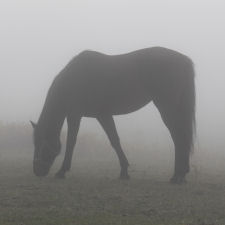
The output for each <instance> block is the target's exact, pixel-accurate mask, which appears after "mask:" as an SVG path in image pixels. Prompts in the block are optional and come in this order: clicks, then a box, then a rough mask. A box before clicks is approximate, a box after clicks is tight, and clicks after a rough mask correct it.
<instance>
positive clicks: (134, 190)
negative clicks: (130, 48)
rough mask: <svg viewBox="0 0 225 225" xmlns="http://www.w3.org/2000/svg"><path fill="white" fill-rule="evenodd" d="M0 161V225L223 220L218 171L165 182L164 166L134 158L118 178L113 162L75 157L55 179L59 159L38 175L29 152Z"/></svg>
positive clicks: (224, 200) (223, 181)
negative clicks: (122, 177) (175, 182)
mask: <svg viewBox="0 0 225 225" xmlns="http://www.w3.org/2000/svg"><path fill="white" fill-rule="evenodd" d="M60 160H61V158H60V159H59V161H60ZM0 162H1V163H0V225H42V224H43V225H72V224H74V225H95V224H96V225H127V224H128V225H145V224H146V225H225V176H224V174H217V175H216V176H215V175H213V174H207V173H199V174H198V175H197V178H196V174H194V173H193V172H192V173H191V174H190V175H189V176H188V183H187V184H184V185H171V184H169V182H168V179H169V176H170V175H171V171H170V169H166V168H165V167H162V166H158V167H157V166H156V168H155V170H154V169H153V170H151V168H150V167H149V168H145V169H143V166H142V165H141V164H140V166H139V167H137V166H134V165H131V168H130V175H131V180H129V181H120V180H119V179H117V177H118V173H119V170H118V164H117V162H110V161H104V160H102V161H95V160H93V161H92V162H82V160H80V161H78V160H75V162H74V163H73V169H72V171H71V172H70V173H69V174H68V176H67V178H66V179H65V180H57V179H54V178H53V176H54V172H55V171H56V167H59V162H56V165H54V167H53V168H52V171H51V173H50V174H49V176H48V177H46V178H42V179H40V178H37V177H35V176H34V175H33V173H32V160H31V159H30V160H29V158H27V159H26V160H25V159H23V157H22V156H21V157H19V158H18V159H14V158H2V159H1V160H0ZM141 168H142V169H143V170H141ZM224 172H225V171H224Z"/></svg>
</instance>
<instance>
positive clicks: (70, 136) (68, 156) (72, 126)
mask: <svg viewBox="0 0 225 225" xmlns="http://www.w3.org/2000/svg"><path fill="white" fill-rule="evenodd" d="M80 120H81V117H78V116H74V115H71V116H67V126H68V129H67V140H66V152H65V157H64V160H63V164H62V167H61V168H60V170H59V171H58V172H57V173H56V175H55V177H56V178H64V177H65V173H66V172H67V171H68V170H70V168H71V161H72V156H73V150H74V146H75V144H76V139H77V133H78V130H79V127H80Z"/></svg>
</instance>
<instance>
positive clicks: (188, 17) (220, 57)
mask: <svg viewBox="0 0 225 225" xmlns="http://www.w3.org/2000/svg"><path fill="white" fill-rule="evenodd" d="M224 7H225V3H224V1H222V0H214V1H203V0H201V1H200V0H199V1H194V0H189V1H178V0H172V1H163V0H157V1H147V0H146V1H145V0H143V1H137V0H134V1H127V0H126V1H125V0H124V1H121V0H114V1H106V0H104V1H103V0H96V1H91V0H89V1H88V0H77V1H70V0H67V1H50V0H49V1H43V0H41V1H40V0H39V1H36V0H33V1H28V0H21V1H15V0H14V1H13V0H7V1H1V8H0V32H1V39H0V40H1V41H0V49H1V51H0V62H1V64H0V65H1V66H0V104H1V111H0V121H2V122H3V123H12V122H24V123H28V122H29V120H34V121H37V120H38V117H39V114H40V112H41V109H42V106H43V104H44V99H45V96H46V93H47V90H48V88H49V86H50V84H51V82H52V80H53V78H54V77H55V76H56V75H57V74H58V73H59V71H60V70H61V69H62V68H63V67H64V66H65V65H66V64H67V63H68V61H69V60H70V59H71V58H72V57H73V56H75V55H76V54H78V53H80V52H81V51H83V50H86V49H92V50H96V51H100V52H103V53H106V54H122V53H126V52H130V51H133V50H137V49H141V48H146V47H151V46H163V47H167V48H171V49H174V50H177V51H179V52H182V53H184V54H186V55H188V56H189V57H190V58H191V59H192V60H193V62H194V64H195V70H196V91H197V141H196V149H197V151H198V150H199V149H200V150H202V151H203V150H205V151H206V149H207V152H208V151H211V152H217V154H218V156H219V157H220V158H221V157H223V158H225V154H224V151H225V139H224V133H225V116H224V115H225V104H224V96H225V89H224V84H225V67H224V59H225V42H224V40H225V30H224V21H225V14H224ZM115 119H116V124H117V127H118V132H119V134H120V136H121V140H122V141H123V140H124V142H126V141H127V142H129V140H130V141H131V139H132V141H131V143H134V142H135V141H137V142H138V143H141V142H144V141H146V142H145V143H147V145H149V148H150V146H151V145H152V144H153V143H154V142H156V144H159V145H160V143H161V142H162V141H161V140H163V142H164V144H163V145H167V144H168V145H169V146H171V140H170V138H169V133H168V132H167V130H166V128H165V126H164V124H163V123H162V121H161V119H160V116H159V113H158V111H157V110H156V108H155V107H154V106H153V104H149V105H148V106H146V107H145V108H143V109H142V110H140V111H138V112H135V113H132V114H130V115H124V116H117V117H116V118H115ZM81 130H82V131H83V132H84V131H86V130H89V132H93V133H95V134H99V135H101V134H103V131H101V129H100V127H99V125H97V122H95V120H93V119H84V120H83V121H82V127H81ZM82 131H81V132H82Z"/></svg>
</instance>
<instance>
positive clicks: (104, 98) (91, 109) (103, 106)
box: [83, 91, 152, 117]
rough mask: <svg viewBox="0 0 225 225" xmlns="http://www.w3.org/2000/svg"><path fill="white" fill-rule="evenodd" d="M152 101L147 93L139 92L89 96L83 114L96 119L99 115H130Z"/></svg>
mask: <svg viewBox="0 0 225 225" xmlns="http://www.w3.org/2000/svg"><path fill="white" fill-rule="evenodd" d="M151 100H152V97H151V95H150V94H149V93H145V92H144V91H139V92H138V93H136V92H135V91H134V92H133V93H130V94H127V93H122V94H121V93H119V92H117V93H114V95H108V94H107V93H105V95H101V97H98V96H89V98H88V99H87V101H86V103H85V104H84V105H83V114H84V116H88V117H96V116H98V115H101V114H110V115H122V114H128V113H132V112H134V111H137V110H139V109H141V108H142V107H144V106H145V105H146V104H148V103H149V102H150V101H151Z"/></svg>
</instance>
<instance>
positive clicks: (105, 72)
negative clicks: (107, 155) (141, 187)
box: [32, 47, 195, 183]
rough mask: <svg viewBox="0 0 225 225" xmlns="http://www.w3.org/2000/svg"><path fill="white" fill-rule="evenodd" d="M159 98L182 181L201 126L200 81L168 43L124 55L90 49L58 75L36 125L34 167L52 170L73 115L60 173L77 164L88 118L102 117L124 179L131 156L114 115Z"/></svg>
mask: <svg viewBox="0 0 225 225" xmlns="http://www.w3.org/2000/svg"><path fill="white" fill-rule="evenodd" d="M151 101H153V102H154V104H155V105H156V107H157V108H158V110H159V112H160V114H161V117H162V119H163V121H164V123H165V125H166V126H167V128H168V129H169V131H170V134H171V137H172V139H173V142H174V146H175V172H174V175H173V177H172V178H171V182H174V183H180V182H182V181H183V180H184V178H185V175H186V173H187V172H188V171H189V155H190V152H191V149H192V145H193V130H194V126H195V85H194V69H193V63H192V61H191V60H190V59H189V58H188V57H187V56H185V55H182V54H180V53H178V52H175V51H173V50H169V49H166V48H162V47H153V48H148V49H142V50H138V51H134V52H131V53H128V54H124V55H113V56H110V55H105V54H102V53H98V52H94V51H84V52H82V53H80V54H79V55H77V56H76V57H74V58H73V59H72V60H71V61H70V62H69V64H68V65H67V66H66V67H65V68H64V69H63V70H62V71H61V72H60V73H59V75H58V76H56V78H55V79H54V81H53V83H52V85H51V87H50V89H49V91H48V95H47V98H46V101H45V104H44V107H43V110H42V113H41V115H40V118H39V120H38V123H37V124H35V123H33V122H32V125H33V127H34V146H35V151H34V161H33V169H34V173H35V174H36V175H37V176H45V175H47V174H48V172H49V169H50V167H51V165H52V164H53V162H54V159H55V157H56V156H57V155H58V154H59V152H60V146H61V145H60V132H61V129H62V125H63V122H64V120H65V118H66V119H67V124H68V131H67V143H66V153H65V158H64V161H63V164H62V167H61V169H60V170H59V171H58V172H57V174H56V177H59V178H63V177H64V176H65V173H66V172H67V171H68V170H69V169H70V167H71V159H72V154H73V149H74V146H75V143H76V137H77V133H78V129H79V125H80V120H81V118H82V117H94V118H96V119H97V120H98V121H99V123H100V124H101V126H102V127H103V129H104V130H105V132H106V134H107V136H108V138H109V140H110V143H111V145H112V147H113V148H114V149H115V151H116V154H117V156H118V158H119V162H120V166H121V173H120V177H121V178H123V179H127V178H129V176H128V172H127V169H128V166H129V163H128V160H127V158H126V156H125V154H124V152H123V150H122V148H121V145H120V140H119V137H118V134H117V131H116V126H115V123H114V120H113V115H121V114H127V113H131V112H134V111H136V110H138V109H140V108H142V107H143V106H145V105H146V104H148V103H149V102H151Z"/></svg>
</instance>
